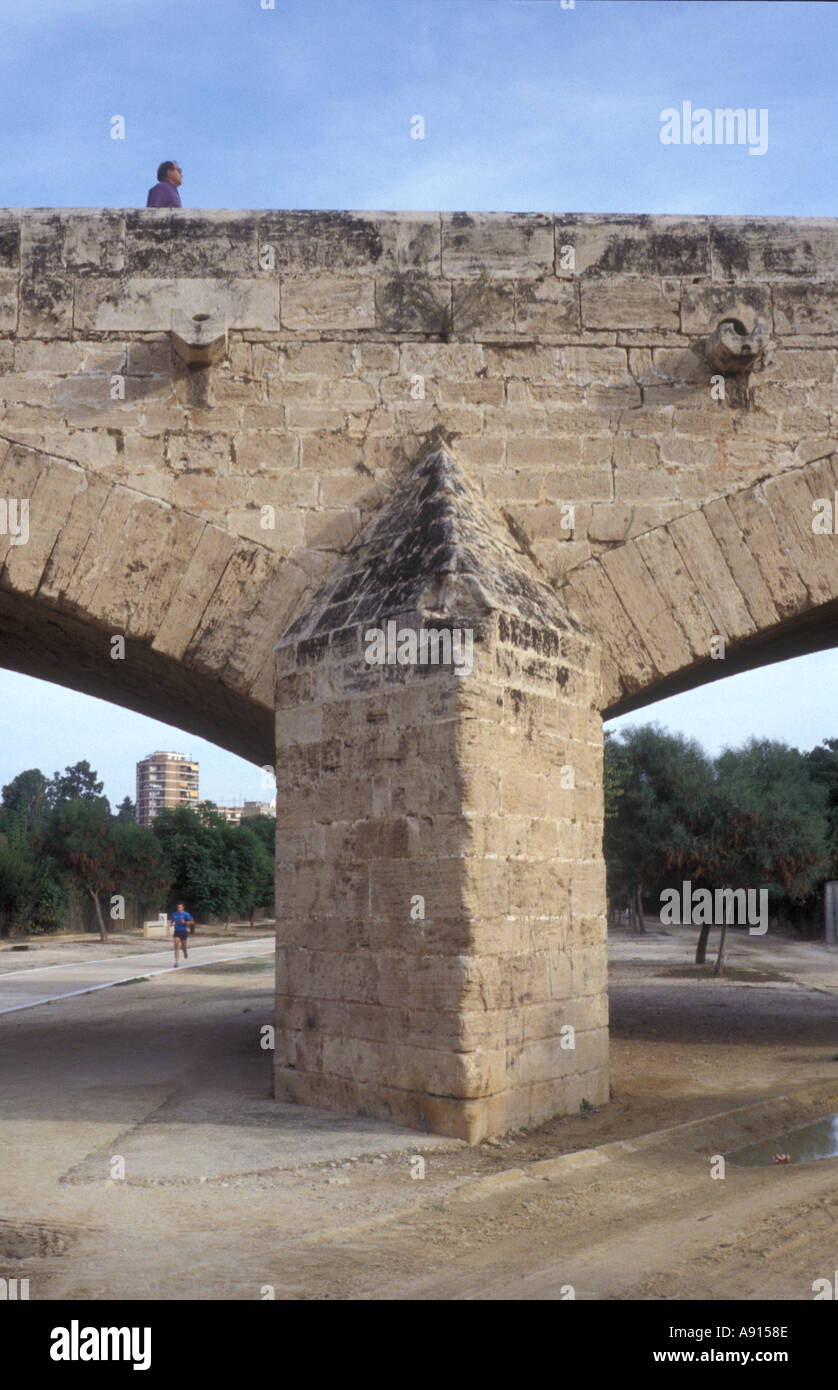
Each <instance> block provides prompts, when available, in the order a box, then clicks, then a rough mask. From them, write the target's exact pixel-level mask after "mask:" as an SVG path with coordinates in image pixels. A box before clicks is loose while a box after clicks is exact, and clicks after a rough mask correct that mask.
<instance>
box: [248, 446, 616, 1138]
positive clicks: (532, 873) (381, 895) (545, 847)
mask: <svg viewBox="0 0 838 1390" xmlns="http://www.w3.org/2000/svg"><path fill="white" fill-rule="evenodd" d="M423 631H424V632H425V633H426V634H433V635H432V636H428V637H427V641H426V644H425V648H424V653H425V656H426V658H427V659H426V660H425V661H424V662H423V661H422V653H423V643H422V637H421V634H422V632H423ZM469 634H471V636H469ZM449 642H450V644H451V645H450V648H449ZM434 655H436V657H437V658H438V659H437V660H436V661H434V660H433V657H434ZM276 691H277V701H276V703H277V895H276V901H277V936H278V939H277V1029H276V1055H275V1077H276V1088H275V1089H276V1095H277V1097H278V1098H279V1099H283V1100H292V1101H296V1102H298V1103H301V1104H307V1105H314V1106H323V1107H325V1108H332V1109H336V1110H343V1111H360V1112H362V1113H366V1114H369V1115H375V1116H377V1117H379V1118H384V1119H390V1120H395V1121H396V1122H398V1123H401V1124H406V1125H413V1126H417V1127H420V1128H426V1129H431V1130H434V1131H436V1132H439V1133H443V1134H451V1135H454V1136H456V1137H459V1138H463V1139H466V1140H468V1141H469V1142H472V1143H476V1142H479V1141H480V1140H481V1139H482V1138H484V1137H486V1136H488V1135H491V1134H498V1133H503V1132H504V1131H505V1130H508V1129H510V1128H513V1127H519V1126H525V1125H533V1124H537V1123H539V1122H541V1121H544V1120H546V1119H548V1118H549V1117H550V1116H552V1115H555V1114H559V1113H567V1112H568V1111H571V1110H576V1109H578V1107H579V1105H580V1103H581V1101H582V1100H583V1099H585V1100H588V1101H590V1102H591V1103H599V1102H603V1101H606V1100H607V1099H608V1067H607V1046H608V1042H607V1026H606V1025H607V1003H606V992H605V990H606V979H605V911H604V909H605V886H604V865H603V861H602V851H601V840H602V809H601V796H602V793H601V773H602V735H601V722H600V716H599V712H598V699H599V668H598V656H597V653H596V650H595V649H594V648H593V646H592V644H591V643H590V642H589V640H588V639H587V638H586V637H585V635H584V634H583V633H582V632H581V631H580V629H579V627H578V625H577V624H576V623H575V622H574V621H573V620H572V619H570V618H569V617H568V616H567V614H566V613H565V612H564V611H563V609H562V607H561V605H560V603H559V601H558V599H557V598H556V595H555V593H554V591H553V590H552V589H551V588H550V587H549V586H547V585H546V584H544V583H542V581H541V580H540V579H539V578H538V577H537V576H536V575H535V572H534V570H533V569H532V567H531V565H530V563H529V561H528V559H527V557H526V555H525V554H523V552H522V551H521V550H520V549H519V548H518V547H517V545H516V543H515V541H514V540H513V538H512V536H511V535H510V533H509V531H508V530H507V528H506V527H505V525H504V524H503V522H501V521H500V519H499V518H498V517H496V516H495V514H494V513H493V512H491V511H490V509H489V508H488V506H487V505H486V504H485V502H483V500H482V498H480V497H479V496H478V495H477V494H476V493H475V491H474V490H473V489H472V487H471V485H470V484H469V482H468V480H467V479H466V477H465V475H464V473H463V472H462V470H461V469H460V468H459V466H458V464H457V463H456V462H455V461H454V460H453V459H452V458H451V456H450V454H448V453H446V452H445V451H440V452H438V453H436V454H433V455H431V456H430V457H428V458H426V459H424V460H423V461H422V462H421V463H420V465H419V466H418V467H416V468H413V469H410V470H408V472H407V474H406V475H405V477H404V478H403V479H402V481H401V483H400V484H399V486H398V487H397V488H396V490H395V491H394V493H393V495H392V496H391V497H390V499H389V500H388V501H387V502H386V503H385V504H384V506H383V507H382V508H381V510H380V511H379V513H378V514H377V515H376V516H375V517H374V518H373V519H372V521H371V522H370V523H369V525H368V526H367V528H366V529H365V531H364V532H362V533H361V536H360V537H359V540H358V542H357V543H356V545H355V546H354V547H353V549H352V550H351V551H350V553H349V555H348V556H347V557H346V558H345V559H344V560H342V561H341V562H340V563H339V565H338V566H337V568H336V570H335V571H334V572H333V574H332V575H331V576H330V577H329V579H328V580H327V581H326V583H325V585H324V586H323V588H322V589H321V590H320V592H319V593H318V595H317V596H316V597H315V599H314V600H313V602H312V604H311V605H310V607H309V608H308V609H307V611H306V613H305V614H304V615H303V616H302V617H301V618H299V619H298V620H297V621H296V622H295V623H294V624H293V626H292V627H291V628H290V629H289V631H288V633H286V635H285V637H284V638H283V640H282V642H281V643H280V647H279V650H278V666H277V687H276Z"/></svg>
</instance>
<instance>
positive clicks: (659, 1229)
mask: <svg viewBox="0 0 838 1390" xmlns="http://www.w3.org/2000/svg"><path fill="white" fill-rule="evenodd" d="M41 945H42V946H43V948H44V949H45V950H46V951H47V952H48V953H49V954H46V955H43V956H42V955H41V954H40V951H39V952H38V953H35V958H37V961H38V963H39V964H40V963H42V961H43V962H44V963H46V962H47V961H49V962H50V963H52V962H53V961H59V962H60V960H61V959H62V958H67V959H70V958H72V956H73V952H74V951H75V952H76V954H78V952H79V951H84V950H85V949H86V947H85V946H83V945H78V944H77V945H73V943H69V942H65V943H41ZM123 948H124V949H126V950H127V949H129V947H127V946H125V943H117V946H116V948H115V949H123ZM693 949H694V936H693V933H692V932H691V931H690V930H689V929H681V928H677V927H667V928H666V930H665V931H661V930H659V929H654V930H651V931H650V932H649V933H648V934H647V935H646V936H627V935H622V934H619V933H618V934H615V935H614V937H613V939H612V941H611V945H610V959H611V967H610V1001H611V1032H612V1101H611V1104H610V1105H608V1106H603V1107H601V1108H600V1109H599V1110H598V1111H596V1112H595V1113H593V1114H590V1115H588V1116H587V1117H581V1116H578V1115H577V1116H569V1117H565V1118H562V1119H558V1120H554V1121H553V1122H552V1123H550V1124H548V1125H546V1126H544V1127H543V1128H541V1129H539V1130H537V1131H532V1132H529V1133H518V1134H513V1135H509V1136H507V1137H505V1138H504V1139H502V1140H495V1141H488V1142H486V1143H484V1144H481V1145H479V1146H477V1147H475V1148H467V1147H466V1146H465V1145H463V1144H460V1143H458V1142H456V1141H452V1140H444V1139H443V1140H440V1139H439V1138H437V1137H435V1136H430V1135H419V1134H415V1133H413V1132H410V1131H405V1130H401V1129H398V1128H396V1127H394V1126H388V1125H382V1124H379V1123H377V1122H375V1121H371V1120H368V1119H363V1118H359V1117H336V1116H332V1115H327V1114H324V1112H322V1111H312V1110H306V1109H302V1108H300V1107H294V1106H285V1105H278V1104H277V1103H276V1102H274V1101H273V1100H272V1098H271V1096H270V1053H269V1052H268V1051H265V1050H263V1048H262V1047H261V1028H262V1026H263V1025H264V1024H266V1023H270V1022H271V1011H272V1000H273V977H272V969H271V962H270V961H269V960H252V961H239V962H228V963H225V964H215V965H208V966H206V967H201V968H196V969H193V970H191V971H189V972H180V973H179V974H176V973H171V974H167V975H161V976H158V977H156V978H153V979H151V980H148V981H142V980H139V981H138V982H136V983H130V984H127V985H125V986H122V987H115V988H111V989H102V990H100V991H99V992H98V993H95V994H91V995H85V996H82V997H79V998H72V999H64V1000H61V1001H58V1002H56V1003H53V1004H50V1005H42V1006H40V1007H37V1008H32V1009H26V1010H23V1011H21V1012H17V1013H14V1014H9V1015H7V1016H5V1017H4V1018H3V1019H2V1020H0V1115H2V1120H1V1121H0V1147H1V1148H2V1153H3V1163H2V1165H0V1212H2V1214H3V1215H2V1219H0V1275H2V1276H4V1277H18V1278H28V1279H29V1280H30V1298H31V1299H83V1298H93V1299H123V1298H155V1299H174V1298H180V1299H183V1298H198V1299H217V1298H223V1299H231V1298H232V1299H260V1298H264V1297H276V1298H279V1299H380V1298H399V1299H432V1298H446V1299H484V1298H488V1299H497V1298H504V1299H508V1298H513V1299H542V1298H547V1299H559V1298H566V1297H568V1296H570V1292H569V1291H571V1290H572V1293H573V1295H574V1296H575V1297H576V1298H578V1299H638V1298H640V1299H655V1300H658V1299H688V1298H697V1299H715V1298H739V1299H754V1300H755V1299H769V1300H771V1299H785V1298H789V1299H799V1300H806V1299H811V1298H812V1296H813V1294H812V1283H813V1281H814V1280H815V1279H818V1278H823V1277H828V1278H832V1277H833V1274H834V1271H835V1269H836V1266H838V1259H836V1256H838V1239H836V1237H837V1236H838V1227H836V1222H837V1221H838V1187H837V1186H836V1182H835V1180H836V1174H838V1159H832V1160H822V1161H820V1162H817V1163H808V1164H794V1165H789V1166H773V1167H767V1168H752V1169H748V1168H743V1167H737V1166H736V1164H735V1162H733V1161H728V1162H727V1166H726V1170H725V1176H724V1178H713V1177H712V1176H711V1173H712V1170H713V1163H712V1162H711V1160H713V1158H714V1156H717V1155H725V1154H728V1153H729V1152H730V1151H731V1150H734V1149H736V1148H737V1147H738V1146H739V1145H741V1144H743V1143H745V1142H748V1141H751V1140H756V1139H761V1138H768V1137H771V1136H773V1135H775V1134H778V1133H780V1132H782V1131H783V1130H784V1129H788V1128H790V1127H792V1126H793V1125H796V1124H800V1123H803V1122H805V1121H806V1120H808V1119H813V1118H816V1117H817V1116H820V1115H824V1114H830V1113H833V1112H838V1017H836V996H838V950H835V949H834V948H827V947H825V946H823V945H814V944H811V943H809V944H807V943H799V942H792V941H785V940H780V939H776V938H775V939H772V938H757V937H748V936H747V935H746V934H744V933H740V932H735V933H733V941H732V943H731V946H730V948H729V953H728V965H729V970H730V974H729V976H728V977H727V978H722V979H719V980H716V979H713V978H711V977H710V976H709V975H707V974H706V973H705V974H701V975H699V974H698V973H697V972H696V970H695V968H694V967H692V966H691V964H690V961H691V954H692V950H693ZM24 961H25V962H26V963H27V964H34V963H35V959H34V958H33V959H32V960H31V961H30V960H29V959H28V956H24V955H11V954H8V953H7V952H6V951H3V952H0V971H5V970H7V969H10V968H15V969H17V968H19V967H20V966H21V963H22V962H24ZM716 1168H718V1164H716ZM121 1173H124V1176H121V1175H120V1174H121Z"/></svg>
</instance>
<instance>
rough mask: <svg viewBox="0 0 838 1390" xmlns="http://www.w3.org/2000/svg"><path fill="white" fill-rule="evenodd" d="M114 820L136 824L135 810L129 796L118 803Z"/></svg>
mask: <svg viewBox="0 0 838 1390" xmlns="http://www.w3.org/2000/svg"><path fill="white" fill-rule="evenodd" d="M116 818H117V820H122V821H131V822H134V823H136V820H137V808H136V806H135V805H134V803H133V801H132V800H131V798H130V796H124V797H123V798H122V800H121V801H120V803H119V805H118V806H117V808H116Z"/></svg>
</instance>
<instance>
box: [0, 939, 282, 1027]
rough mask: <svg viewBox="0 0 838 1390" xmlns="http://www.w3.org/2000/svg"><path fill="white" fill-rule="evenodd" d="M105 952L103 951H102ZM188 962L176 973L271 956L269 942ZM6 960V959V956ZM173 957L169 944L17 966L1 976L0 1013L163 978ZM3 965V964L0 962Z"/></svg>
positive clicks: (204, 950)
mask: <svg viewBox="0 0 838 1390" xmlns="http://www.w3.org/2000/svg"><path fill="white" fill-rule="evenodd" d="M103 949H104V950H107V947H103ZM188 949H189V958H188V960H186V961H181V963H180V965H179V966H178V967H177V968H178V969H179V970H190V969H194V968H195V967H196V966H199V965H212V964H215V963H216V962H218V961H231V960H234V961H235V960H246V959H248V958H249V957H252V956H267V955H270V954H271V953H272V952H273V949H274V938H273V937H272V936H267V937H259V938H256V939H255V940H250V941H238V942H236V941H225V942H224V943H222V944H221V945H215V946H193V945H192V944H191V943H190V945H189V947H188ZM6 959H8V957H6ZM173 962H174V952H173V949H172V946H171V945H170V944H168V943H167V944H166V946H165V948H163V949H161V950H158V951H154V950H152V951H149V950H145V951H142V952H138V953H137V954H134V955H119V956H114V955H110V956H96V957H95V958H94V959H92V960H91V959H79V960H74V961H68V962H66V963H62V964H53V965H32V966H30V965H29V964H28V963H27V964H26V965H20V966H18V967H17V968H16V969H14V970H7V971H0V1014H10V1013H16V1012H17V1011H18V1010H19V1009H32V1008H35V1007H36V1005H38V1004H50V1003H52V1002H53V1001H54V1000H56V999H69V998H71V997H72V996H73V995H76V994H92V993H93V992H94V991H95V990H99V989H109V988H110V987H111V986H112V985H118V984H121V983H124V981H126V980H136V979H138V978H141V979H146V978H151V976H153V975H166V974H168V973H169V972H170V971H173V970H174V969H175V966H174V963H173ZM3 964H4V965H5V964H6V960H4V961H3Z"/></svg>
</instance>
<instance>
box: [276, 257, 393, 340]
mask: <svg viewBox="0 0 838 1390" xmlns="http://www.w3.org/2000/svg"><path fill="white" fill-rule="evenodd" d="M281 304H282V308H281V313H282V326H283V328H291V329H298V330H302V329H314V330H317V331H323V330H325V329H342V330H344V331H346V330H351V329H358V328H371V327H372V326H373V325H374V323H375V293H374V285H373V283H372V281H370V280H369V279H368V278H366V277H365V276H361V275H334V274H329V273H327V272H325V271H324V272H321V273H320V274H316V275H294V276H289V277H287V278H285V277H284V278H283V280H282V300H281Z"/></svg>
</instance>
